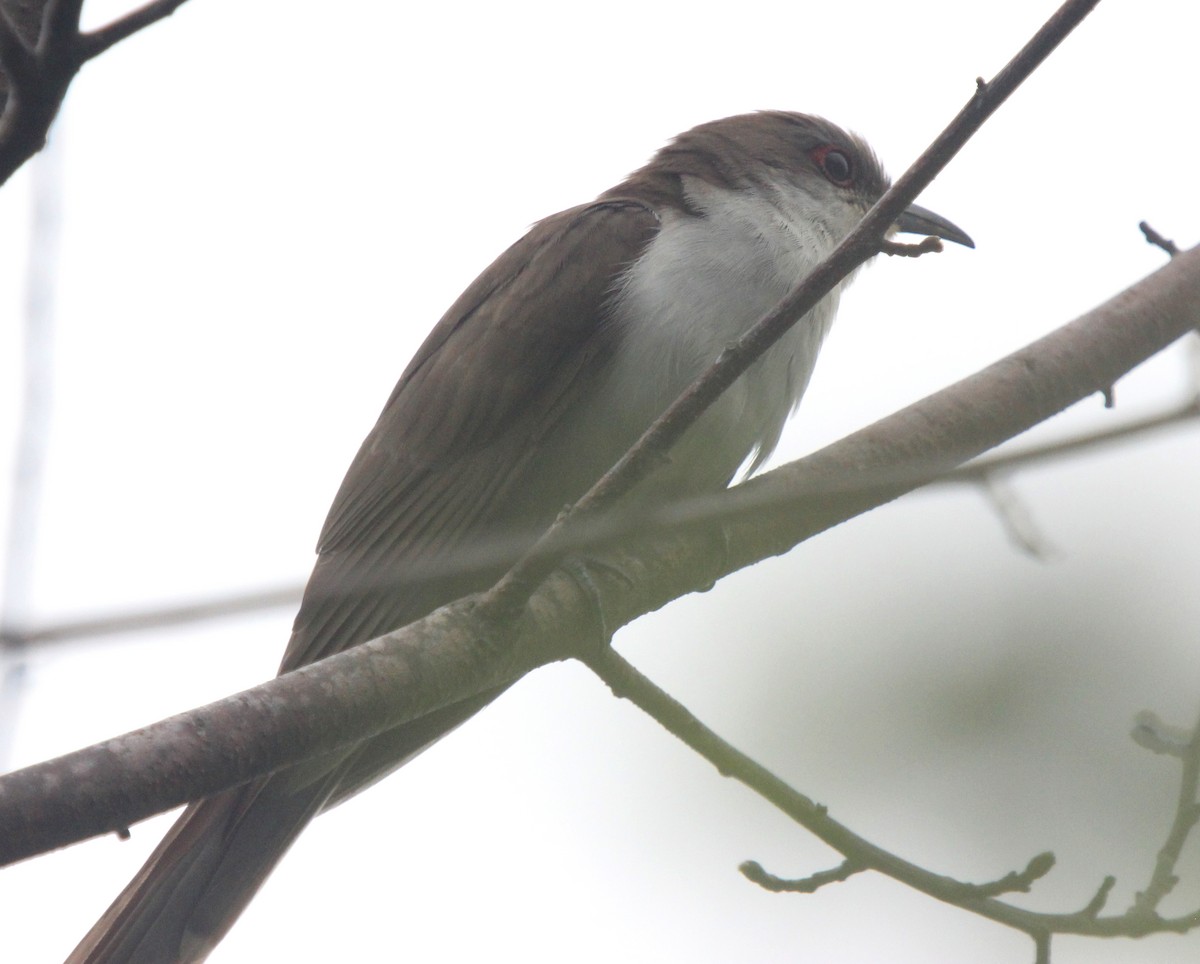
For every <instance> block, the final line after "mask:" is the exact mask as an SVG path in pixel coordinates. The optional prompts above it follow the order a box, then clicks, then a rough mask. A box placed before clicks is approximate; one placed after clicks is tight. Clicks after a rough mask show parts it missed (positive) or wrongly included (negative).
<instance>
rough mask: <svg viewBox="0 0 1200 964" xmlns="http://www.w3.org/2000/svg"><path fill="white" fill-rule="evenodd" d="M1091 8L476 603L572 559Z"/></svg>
mask: <svg viewBox="0 0 1200 964" xmlns="http://www.w3.org/2000/svg"><path fill="white" fill-rule="evenodd" d="M1098 2H1099V0H1067V2H1066V3H1064V4H1063V5H1062V6H1061V7H1060V8H1059V9H1058V10H1057V11H1056V12H1055V13H1054V15H1053V16H1052V17H1051V18H1050V19H1049V20H1048V21H1046V23H1045V24H1044V25H1043V26H1042V28H1041V29H1040V30H1039V31H1038V32H1037V33H1036V34H1034V36H1033V37H1032V38H1031V39H1030V41H1029V42H1028V43H1027V44H1026V45H1025V46H1024V47H1023V48H1022V49H1021V51H1020V52H1019V53H1018V54H1017V55H1016V56H1015V57H1014V58H1013V59H1012V60H1011V61H1009V62H1008V64H1006V65H1005V67H1004V68H1003V69H1002V70H1001V71H1000V73H998V74H997V75H996V77H995V78H994V79H993V80H992V82H991V83H990V84H989V83H985V82H984V81H983V80H982V79H980V80H979V81H978V82H977V84H976V89H975V93H974V96H973V97H972V98H971V99H970V100H969V101H968V102H967V104H966V106H964V107H963V109H962V110H961V111H959V113H958V115H957V116H956V117H955V118H954V120H952V121H951V122H950V124H949V125H948V126H947V127H946V129H945V130H944V131H942V133H941V134H939V135H938V137H937V138H936V139H935V140H934V142H933V143H932V144H930V146H929V147H928V148H926V150H925V152H924V153H923V154H922V155H921V156H920V157H919V158H917V160H916V161H915V162H914V163H913V164H912V166H910V167H909V169H908V170H907V171H905V172H904V174H903V175H902V176H901V177H900V179H899V180H898V181H896V183H895V184H893V185H892V187H891V188H890V189H889V190H888V191H887V192H886V193H885V194H884V195H883V197H881V198H880V199H879V200H878V201H877V202H876V203H875V205H874V206H873V207H872V208H871V210H870V211H868V212H867V214H866V216H865V217H864V218H863V219H862V221H861V222H860V223H859V224H858V226H857V227H856V228H855V229H854V230H853V231H851V232H850V234H848V235H847V236H846V238H845V239H844V240H843V241H842V242H841V243H840V244H839V245H838V246H837V247H836V248H835V249H834V250H833V252H832V253H831V254H830V255H829V256H828V257H827V258H825V260H824V261H822V262H821V263H820V264H819V265H817V267H816V268H815V269H813V271H812V273H811V274H809V275H808V276H806V277H805V279H804V280H803V281H802V282H801V283H800V284H799V285H797V286H796V288H795V289H794V290H793V291H792V293H791V294H790V295H788V296H787V297H786V298H785V299H784V300H783V301H782V302H781V303H780V304H779V305H778V306H776V307H775V308H774V309H773V310H772V311H770V312H769V313H768V314H767V315H765V316H764V317H763V318H762V319H761V320H759V321H758V322H757V323H756V324H755V326H754V327H753V328H751V329H750V331H748V332H747V333H746V334H745V335H743V336H742V337H741V338H740V339H738V341H737V342H735V343H734V344H733V345H731V346H730V347H729V348H727V349H726V350H725V351H724V352H722V353H721V357H720V358H718V359H717V361H716V363H715V364H714V365H712V366H711V367H710V368H709V369H708V370H707V371H706V372H705V373H704V374H703V375H701V376H700V377H699V378H698V379H697V380H696V381H695V382H693V383H692V385H691V387H689V388H688V389H687V390H686V391H685V392H684V393H683V394H682V395H680V396H679V398H677V399H676V400H675V402H674V403H673V404H672V405H671V406H670V407H669V408H668V409H667V410H666V412H664V413H663V415H662V416H661V417H660V418H659V419H658V420H657V421H656V422H655V423H654V424H653V425H651V426H650V428H648V429H647V430H646V432H645V434H644V435H642V437H641V438H640V439H639V440H638V442H637V443H636V444H635V445H634V446H633V448H631V449H630V450H629V451H628V452H626V453H625V455H624V456H622V457H621V459H620V461H618V462H617V464H616V465H614V466H613V467H612V469H610V470H609V471H608V472H606V473H605V474H604V476H603V477H601V478H600V480H599V481H598V482H596V484H595V485H593V486H592V488H591V489H590V490H589V491H588V492H587V493H586V494H585V495H584V496H583V497H582V498H581V499H580V500H579V501H578V502H577V503H576V504H575V505H574V506H573V507H572V508H571V509H570V510H569V511H568V512H566V513H564V514H563V515H562V516H561V517H560V518H559V519H558V520H557V521H556V522H555V523H554V525H552V526H551V527H550V529H549V530H547V532H546V533H545V534H544V535H543V536H542V537H541V538H540V539H539V540H538V542H537V543H536V544H535V545H534V546H533V548H532V549H530V551H529V552H528V553H527V554H526V556H525V557H524V558H523V559H522V560H521V561H520V562H518V563H517V565H516V566H514V567H513V568H512V569H511V570H510V571H509V572H508V574H506V575H505V576H504V578H503V579H501V580H500V582H498V583H497V584H496V586H495V587H493V589H492V590H491V591H490V592H489V593H488V594H487V595H486V596H485V597H484V600H483V604H484V605H485V606H487V607H488V608H490V609H492V610H493V611H494V612H496V613H497V614H504V613H506V612H507V613H511V612H513V611H515V610H516V609H518V608H519V607H520V606H521V604H522V603H523V602H524V601H525V600H526V599H528V598H529V595H530V593H532V592H533V591H534V590H535V589H536V588H537V586H538V585H539V584H540V583H541V581H542V580H543V579H544V578H545V577H546V574H547V573H549V572H550V570H552V569H553V568H554V567H555V566H556V565H557V564H558V562H559V561H560V560H561V559H562V558H563V556H564V555H565V554H566V553H567V552H568V551H569V550H570V547H571V544H572V540H573V538H574V536H573V531H572V530H573V529H574V527H575V526H578V525H580V524H583V523H586V522H587V520H589V519H591V518H593V517H595V516H596V515H598V514H600V513H601V512H603V511H605V510H607V509H608V508H610V507H611V506H612V505H613V504H614V503H615V502H617V500H618V499H620V498H621V496H622V495H624V494H625V493H626V492H628V491H629V490H630V489H632V488H633V487H634V486H635V485H636V484H637V483H638V482H639V481H640V480H641V479H643V478H645V477H646V476H647V475H648V474H649V473H650V472H651V471H653V470H654V468H655V467H656V466H658V465H659V464H660V463H661V462H662V460H663V459H664V458H665V457H666V454H667V452H668V451H669V449H670V448H671V446H672V445H673V444H674V443H675V442H677V441H678V440H679V439H680V438H681V437H682V435H683V433H684V432H685V431H687V429H688V428H690V427H691V425H692V424H693V423H694V422H695V421H696V419H697V418H699V417H700V415H701V414H703V412H704V411H705V409H707V408H708V407H709V405H711V404H712V403H713V402H714V401H716V399H717V398H718V397H719V396H720V395H721V393H722V392H724V391H725V389H727V388H728V387H729V386H730V385H732V384H733V383H734V382H735V381H736V380H737V378H738V377H739V376H740V375H742V374H743V373H744V372H745V371H746V370H747V369H748V368H749V367H750V366H751V365H752V364H753V363H754V361H755V360H756V359H758V358H759V357H760V356H761V355H762V354H763V353H764V352H765V351H766V350H767V349H768V348H770V347H771V345H773V344H774V343H775V342H776V341H778V340H779V339H780V338H781V337H782V336H783V334H784V333H785V332H786V331H787V330H788V329H789V328H791V327H792V325H794V324H795V323H796V322H797V321H798V320H799V319H800V318H801V317H803V316H804V314H806V313H807V312H808V311H810V310H811V309H812V308H813V307H814V306H815V305H816V304H817V302H819V301H820V300H821V299H822V298H823V297H825V295H827V294H828V293H829V292H830V291H831V290H833V288H834V286H835V285H837V284H838V282H840V281H841V280H842V279H843V278H844V277H846V275H848V274H849V273H850V272H851V271H852V270H853V269H854V268H856V267H857V266H858V265H860V264H862V263H863V262H864V261H866V260H867V259H868V258H869V257H871V256H872V255H873V254H875V253H877V252H878V251H879V250H881V246H882V242H883V240H884V234H885V233H886V232H887V230H888V228H890V227H891V225H892V224H894V223H895V221H896V218H898V217H899V216H900V214H901V212H903V211H904V209H905V208H907V207H908V206H909V205H910V204H911V203H912V202H913V201H914V200H915V199H916V197H917V195H918V194H920V193H921V191H923V190H924V189H925V188H926V187H928V186H929V185H930V183H932V181H933V179H934V178H935V177H936V176H937V175H938V174H939V173H941V171H942V169H943V168H945V166H946V165H947V164H948V163H950V161H951V159H952V158H953V157H954V156H955V155H956V154H957V153H958V152H959V150H961V149H962V147H963V145H964V144H966V142H967V141H968V140H970V138H971V137H972V136H973V135H974V133H975V132H976V131H977V130H979V128H980V127H981V126H982V125H983V123H984V121H986V120H987V119H988V118H989V117H990V116H991V115H992V114H993V113H995V111H996V110H997V108H999V107H1000V105H1001V104H1003V103H1004V101H1005V100H1007V99H1008V97H1009V96H1010V95H1011V94H1012V92H1013V91H1015V90H1016V89H1017V88H1018V87H1019V86H1020V85H1021V84H1022V83H1023V82H1024V81H1025V79H1026V78H1027V77H1028V76H1029V75H1030V74H1031V73H1033V71H1034V70H1035V69H1036V68H1037V67H1038V66H1039V65H1040V64H1041V63H1042V62H1043V61H1044V60H1045V59H1046V58H1047V57H1048V56H1050V54H1051V53H1052V52H1053V51H1054V49H1055V48H1056V47H1057V46H1058V45H1059V44H1060V43H1062V41H1063V40H1064V39H1065V38H1066V36H1067V35H1068V34H1069V33H1070V32H1071V31H1072V30H1073V29H1074V28H1075V27H1076V26H1078V25H1079V23H1080V22H1082V20H1083V19H1084V17H1086V16H1087V15H1088V14H1089V13H1091V11H1092V9H1093V8H1094V7H1095V6H1096V4H1097V3H1098Z"/></svg>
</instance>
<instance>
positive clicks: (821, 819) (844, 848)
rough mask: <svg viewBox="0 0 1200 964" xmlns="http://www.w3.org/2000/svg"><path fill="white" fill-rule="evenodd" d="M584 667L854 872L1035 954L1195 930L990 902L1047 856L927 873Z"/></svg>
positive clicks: (605, 666) (625, 680) (650, 698)
mask: <svg viewBox="0 0 1200 964" xmlns="http://www.w3.org/2000/svg"><path fill="white" fill-rule="evenodd" d="M585 662H586V663H587V665H588V666H589V667H590V668H591V669H592V671H593V672H594V673H596V675H597V676H599V677H600V678H601V679H602V680H604V682H605V683H607V684H608V686H609V687H610V688H611V689H612V691H613V693H614V695H616V696H618V697H621V698H624V699H628V700H630V701H631V702H633V703H634V704H636V706H637V707H638V709H640V710H642V711H643V712H645V713H646V714H647V715H649V716H650V717H652V718H653V719H654V720H655V721H657V722H658V723H659V724H660V725H662V726H663V727H664V728H665V729H667V730H668V731H670V732H671V733H672V734H673V735H674V736H676V737H678V738H679V739H680V740H682V741H683V742H684V743H685V744H687V746H688V747H690V748H691V749H692V750H694V751H695V752H697V753H699V754H700V755H701V756H703V757H704V758H705V759H706V760H708V761H709V763H711V764H712V765H713V766H714V767H716V769H717V771H718V772H719V773H721V774H722V775H723V776H728V777H732V778H733V779H735V780H738V781H739V782H741V783H743V784H745V785H746V786H747V787H749V788H750V789H751V790H753V791H754V792H755V793H757V794H758V795H759V796H761V797H762V798H763V799H764V800H766V801H767V802H768V803H770V804H772V805H773V806H775V807H776V808H778V809H779V810H781V811H782V812H783V813H785V814H787V815H788V816H789V817H791V818H792V819H793V820H795V821H796V823H798V824H800V825H801V826H802V827H804V829H806V830H807V831H809V832H810V833H812V834H813V835H814V836H816V837H818V838H820V839H821V840H823V841H824V842H825V843H827V844H828V845H829V846H831V847H833V848H834V849H835V850H837V851H838V852H839V853H841V854H842V855H843V856H844V857H845V858H846V862H847V864H849V865H851V866H852V867H854V868H855V870H857V869H859V868H869V869H871V870H876V871H878V872H879V873H882V874H885V875H887V876H888V877H891V878H893V879H895V880H898V881H900V882H901V883H903V884H905V885H907V886H909V887H912V888H913V889H914V890H919V891H921V892H922V893H924V894H928V895H929V896H930V897H934V898H936V899H937V900H941V901H944V902H946V903H949V904H953V905H954V906H956V907H961V908H962V909H963V910H967V911H970V912H971V913H974V914H978V915H980V916H982V917H986V918H988V919H989V920H994V921H997V922H998V923H1002V924H1006V925H1008V926H1009V927H1012V928H1015V929H1016V930H1019V931H1022V932H1024V933H1026V934H1028V935H1030V937H1032V938H1033V939H1034V940H1035V942H1036V943H1037V944H1038V945H1039V947H1040V946H1042V944H1043V943H1044V944H1045V946H1046V947H1047V948H1048V946H1049V944H1048V941H1049V935H1051V934H1082V935H1090V936H1097V937H1100V936H1104V937H1116V936H1124V937H1141V936H1145V935H1146V934H1151V933H1161V932H1176V933H1182V932H1184V931H1187V930H1190V929H1192V928H1194V927H1200V911H1198V912H1195V913H1192V914H1188V915H1185V916H1182V917H1177V918H1170V919H1168V918H1162V917H1159V916H1158V915H1157V914H1153V913H1148V912H1146V911H1145V910H1143V909H1140V908H1137V909H1131V910H1130V911H1129V912H1127V913H1125V914H1119V915H1114V916H1111V917H1100V916H1099V914H1098V912H1097V908H1096V907H1095V906H1094V905H1096V903H1097V901H1096V898H1093V900H1092V901H1091V902H1090V903H1089V905H1088V906H1087V907H1086V908H1085V909H1084V910H1083V911H1076V912H1073V913H1066V914H1051V913H1041V912H1038V911H1031V910H1027V909H1025V908H1023V907H1016V906H1014V905H1012V904H1008V903H1006V902H1004V901H1001V900H997V899H996V896H997V895H999V894H1004V893H1012V892H1015V891H1027V890H1029V888H1030V886H1031V885H1032V884H1033V883H1034V881H1036V880H1038V879H1039V878H1041V877H1043V876H1045V875H1046V874H1047V873H1048V872H1049V871H1050V869H1051V867H1053V865H1054V856H1053V855H1052V854H1049V853H1043V854H1038V855H1037V856H1036V857H1034V858H1033V859H1032V860H1030V861H1029V863H1028V865H1027V866H1026V867H1025V869H1024V870H1022V871H1019V872H1018V871H1014V872H1011V873H1008V874H1005V875H1004V876H1003V877H1001V878H999V879H998V880H996V881H993V882H991V883H988V884H970V883H966V882H963V881H958V880H955V879H953V878H951V877H946V876H945V875H943V874H938V873H934V872H933V871H930V870H927V869H926V868H924V867H921V866H919V865H917V864H915V863H912V862H911V861H908V860H905V859H904V858H902V857H899V856H897V855H896V854H893V853H891V852H889V851H887V850H884V849H883V848H882V847H879V846H878V845H876V844H873V843H871V842H870V841H868V840H866V839H865V838H863V837H861V836H859V835H858V834H856V833H854V832H853V831H852V830H850V829H849V828H848V827H846V826H845V825H844V824H842V823H840V822H839V821H837V820H835V819H834V818H833V817H831V816H830V815H829V812H828V810H827V808H825V807H824V806H820V805H818V804H816V803H814V802H813V801H812V800H811V799H810V798H809V797H807V796H805V795H804V794H802V793H800V792H799V791H797V790H795V789H793V788H792V787H790V786H788V785H787V784H786V783H784V782H783V781H782V780H780V779H779V778H778V777H777V776H775V775H774V774H773V773H771V772H770V771H769V770H767V769H766V768H765V767H763V766H762V765H760V764H759V763H756V762H755V761H754V760H752V759H751V758H750V757H748V756H746V755H745V754H744V753H741V752H740V751H739V750H737V749H736V748H734V747H733V746H731V745H730V744H729V743H726V742H725V741H724V740H723V739H721V737H719V736H718V735H717V734H716V733H715V732H713V731H712V730H710V729H709V728H708V727H707V726H705V725H704V724H703V723H702V722H700V720H699V719H697V718H696V717H695V716H693V715H692V713H691V712H690V711H689V710H688V709H687V708H686V707H685V706H683V704H681V703H679V702H678V701H677V700H675V699H674V698H672V697H671V696H670V695H669V694H668V693H666V692H665V691H663V690H661V689H659V688H658V687H657V686H655V685H654V684H653V683H652V682H651V681H650V680H648V679H647V678H646V677H645V676H643V675H642V674H641V673H640V672H638V670H637V669H636V668H634V667H633V666H632V665H631V664H630V663H629V662H627V661H626V660H625V659H624V658H622V657H621V656H620V655H618V654H617V653H616V652H615V651H614V650H612V649H604V650H601V651H599V652H597V653H593V654H591V655H590V656H587V657H585ZM743 873H745V870H744V869H743ZM748 876H749V875H748ZM1110 886H1111V885H1110V884H1107V882H1106V886H1104V887H1102V888H1101V892H1102V893H1107V889H1108V887H1110ZM799 889H803V888H799ZM812 889H815V888H812ZM1039 953H1040V952H1039Z"/></svg>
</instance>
